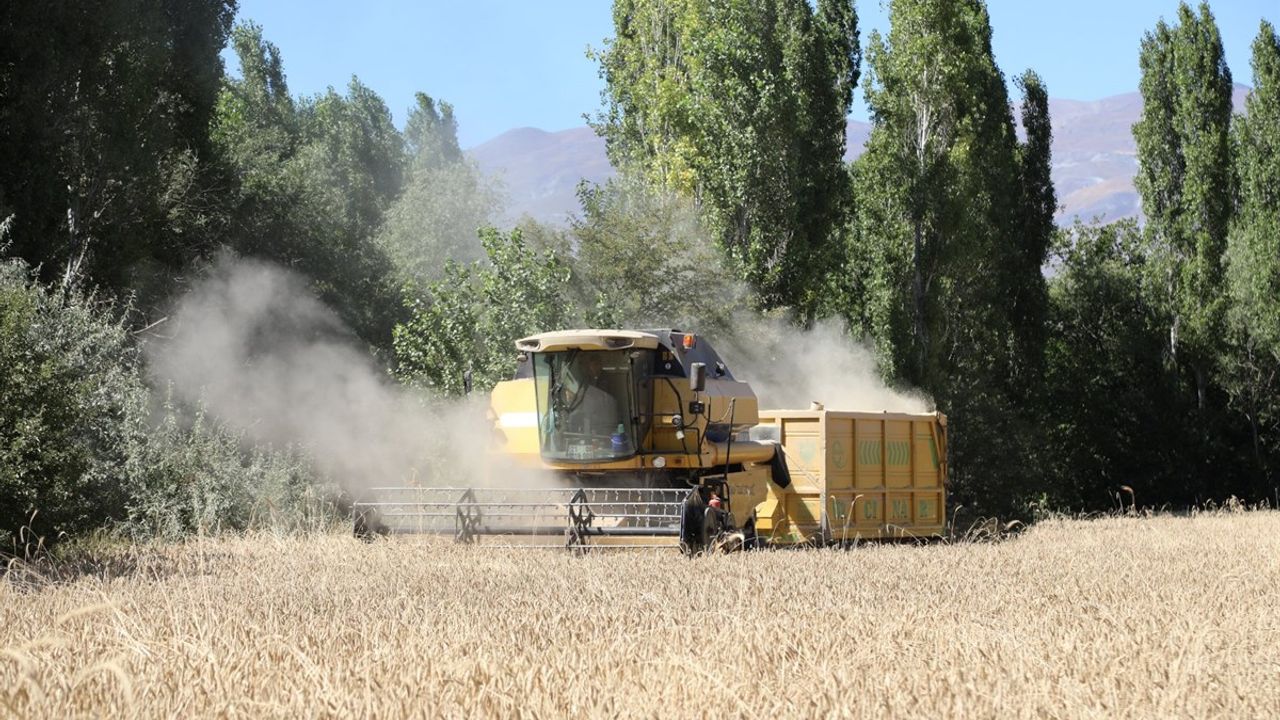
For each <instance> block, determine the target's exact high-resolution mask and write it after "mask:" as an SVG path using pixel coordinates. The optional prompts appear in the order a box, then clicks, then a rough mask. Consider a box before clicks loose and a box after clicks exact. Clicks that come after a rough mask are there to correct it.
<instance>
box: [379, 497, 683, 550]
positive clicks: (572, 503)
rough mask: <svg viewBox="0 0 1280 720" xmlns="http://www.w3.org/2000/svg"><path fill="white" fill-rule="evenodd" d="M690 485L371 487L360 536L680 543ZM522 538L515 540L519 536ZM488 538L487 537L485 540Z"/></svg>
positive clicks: (533, 543)
mask: <svg viewBox="0 0 1280 720" xmlns="http://www.w3.org/2000/svg"><path fill="white" fill-rule="evenodd" d="M689 493H690V490H689V489H688V488H600V487H595V488H463V487H381V488H372V489H370V490H369V491H368V492H367V494H366V495H365V499H362V500H360V501H358V502H356V503H355V505H354V508H353V509H354V513H355V531H356V535H358V536H362V537H369V536H372V535H375V534H431V535H452V536H453V538H454V540H455V541H457V542H460V543H467V544H472V543H476V542H477V541H478V540H479V539H480V538H481V537H483V536H493V537H499V538H506V539H507V540H509V541H510V542H509V543H507V544H509V545H515V544H518V545H519V546H520V547H569V548H587V547H592V548H596V547H600V548H603V547H608V548H638V547H662V546H674V545H677V544H678V543H679V541H680V537H681V518H682V516H683V515H682V514H683V511H684V507H685V500H686V499H687V498H688V497H689ZM517 541H518V542H517ZM486 544H488V543H486Z"/></svg>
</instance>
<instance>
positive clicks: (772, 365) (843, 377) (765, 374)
mask: <svg viewBox="0 0 1280 720" xmlns="http://www.w3.org/2000/svg"><path fill="white" fill-rule="evenodd" d="M711 340H712V342H713V343H714V344H715V347H716V350H717V351H719V353H720V355H721V357H722V358H723V359H724V361H725V363H726V364H727V365H728V366H729V369H730V371H732V372H733V375H734V377H735V378H737V379H738V380H745V381H746V382H748V383H750V384H751V387H752V388H753V389H754V390H755V392H756V396H757V397H758V398H759V400H760V407H761V408H768V409H774V410H782V409H789V410H802V409H805V408H808V407H809V406H810V403H813V402H819V403H822V404H823V405H824V406H825V407H826V408H827V409H829V410H858V411H864V412H881V411H888V412H909V413H923V412H931V411H932V410H933V402H932V401H931V400H930V399H929V398H928V397H927V396H926V395H924V394H923V393H921V392H918V391H915V392H913V391H904V390H895V389H894V388H891V387H889V386H888V385H887V384H886V383H885V382H884V380H883V379H882V378H881V376H880V373H879V371H878V369H877V365H876V360H875V357H874V355H873V354H872V352H871V350H869V349H868V348H867V347H866V345H864V344H861V343H858V342H856V341H854V340H851V339H849V337H848V336H847V335H846V334H845V333H844V332H843V330H842V328H841V326H840V324H839V323H838V322H837V321H835V320H824V321H821V322H819V323H817V324H816V325H815V326H814V327H813V328H812V329H810V330H802V329H799V328H796V327H794V326H792V325H790V324H789V323H787V322H786V321H785V320H784V319H782V318H759V317H746V316H741V317H738V318H736V319H735V320H734V322H733V330H732V331H731V332H729V333H728V334H727V336H726V337H723V338H712V339H711Z"/></svg>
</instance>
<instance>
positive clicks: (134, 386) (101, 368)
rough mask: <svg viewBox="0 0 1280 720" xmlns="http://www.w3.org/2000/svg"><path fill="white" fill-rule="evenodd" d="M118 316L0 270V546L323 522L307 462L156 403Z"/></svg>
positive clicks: (322, 499)
mask: <svg viewBox="0 0 1280 720" xmlns="http://www.w3.org/2000/svg"><path fill="white" fill-rule="evenodd" d="M124 317H125V313H123V312H121V311H120V309H119V307H118V306H116V305H115V304H114V303H112V302H110V301H106V300H102V299H100V298H97V297H95V296H94V295H93V294H91V293H86V292H84V291H83V290H80V289H78V288H76V287H66V288H57V289H54V288H47V287H44V286H42V285H41V284H40V283H38V282H37V281H36V280H35V279H34V278H33V276H32V273H31V271H30V269H29V268H27V267H26V266H25V265H24V264H23V263H21V262H19V261H7V262H3V263H0V398H3V402H2V404H0V543H3V544H2V545H0V548H9V547H12V546H13V544H14V541H15V540H16V539H17V537H18V535H19V532H20V530H21V529H22V528H24V527H26V528H29V530H30V533H29V534H24V537H43V538H45V543H46V544H48V543H49V542H50V541H56V540H57V539H58V538H59V537H61V536H63V535H64V534H66V535H80V534H84V533H87V532H88V531H91V530H94V529H97V528H102V527H115V528H118V529H122V530H124V531H126V532H128V533H129V534H130V535H134V536H164V537H173V536H178V535H182V534H187V533H192V532H210V531H217V530H240V529H247V528H263V527H272V528H287V529H296V528H300V527H308V526H309V527H314V526H315V525H317V524H319V523H323V522H327V521H329V520H331V519H332V517H333V513H332V508H333V507H334V503H333V499H334V496H335V495H336V493H333V492H329V491H325V490H323V489H321V488H320V487H319V486H317V485H316V484H315V482H314V475H313V473H312V470H311V468H310V464H309V463H308V462H307V460H306V458H304V457H302V456H300V455H299V454H298V453H295V452H292V451H287V450H286V451H278V450H273V449H270V448H264V447H248V446H246V445H245V443H244V442H243V438H242V437H241V436H240V435H239V434H237V433H233V432H231V431H230V430H228V429H227V428H226V427H225V426H223V425H221V424H219V423H217V422H216V421H215V420H214V419H213V418H210V417H208V416H206V415H205V414H204V412H203V411H202V410H201V409H199V408H196V409H195V410H194V411H193V412H191V413H187V412H184V409H183V408H180V407H177V406H175V405H173V404H172V403H167V402H166V403H163V404H161V403H157V402H156V401H155V398H154V396H153V394H152V393H151V392H150V391H149V390H148V388H147V386H146V384H145V383H144V382H143V380H142V377H143V375H142V372H143V367H142V360H141V357H140V355H139V352H138V348H137V345H136V344H135V343H134V342H133V338H132V337H131V336H130V334H129V332H128V329H127V326H126V324H125V319H124Z"/></svg>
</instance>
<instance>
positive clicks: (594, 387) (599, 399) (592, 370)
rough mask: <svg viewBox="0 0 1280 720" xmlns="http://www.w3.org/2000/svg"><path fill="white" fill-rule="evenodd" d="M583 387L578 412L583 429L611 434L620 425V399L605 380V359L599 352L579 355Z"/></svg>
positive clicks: (595, 432)
mask: <svg viewBox="0 0 1280 720" xmlns="http://www.w3.org/2000/svg"><path fill="white" fill-rule="evenodd" d="M578 367H579V369H580V371H581V375H580V377H581V378H582V387H580V388H579V390H578V392H580V393H584V395H583V398H582V404H581V405H580V406H579V407H578V411H577V413H575V414H577V415H578V416H579V418H581V419H582V424H583V426H584V427H583V430H584V431H586V432H588V433H590V434H592V435H609V434H611V433H612V432H613V431H614V430H615V429H617V427H618V423H619V422H621V419H620V418H619V417H618V400H617V399H616V398H614V397H613V394H612V393H610V392H609V391H608V390H607V389H606V388H605V387H604V382H603V375H604V361H603V360H602V359H601V358H600V356H599V355H598V354H597V353H593V352H584V353H582V354H581V355H579V356H578Z"/></svg>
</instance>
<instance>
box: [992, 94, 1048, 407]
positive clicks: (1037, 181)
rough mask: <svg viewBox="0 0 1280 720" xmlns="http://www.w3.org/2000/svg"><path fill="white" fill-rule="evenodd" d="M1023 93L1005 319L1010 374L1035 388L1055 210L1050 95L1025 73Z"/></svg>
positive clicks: (1044, 324) (1046, 305)
mask: <svg viewBox="0 0 1280 720" xmlns="http://www.w3.org/2000/svg"><path fill="white" fill-rule="evenodd" d="M1017 84H1018V87H1019V88H1020V89H1021V90H1022V128H1023V131H1024V132H1025V133H1026V140H1025V141H1024V142H1022V143H1020V144H1019V145H1018V155H1017V160H1018V162H1017V168H1018V189H1019V190H1020V191H1021V202H1020V203H1019V207H1018V216H1017V219H1016V221H1015V225H1014V229H1013V232H1014V233H1015V234H1014V237H1013V242H1012V243H1010V244H1011V246H1012V247H1011V249H1012V251H1013V252H1012V253H1011V257H1010V258H1009V262H1007V263H1006V264H1005V267H1006V268H1007V270H1008V272H1009V276H1008V279H1007V282H1006V287H1008V289H1009V304H1008V308H1009V316H1010V322H1011V323H1012V325H1013V339H1014V356H1015V358H1016V360H1017V362H1015V365H1014V368H1015V371H1025V370H1030V372H1019V378H1018V380H1019V381H1021V382H1022V384H1023V385H1024V387H1025V386H1028V385H1029V386H1031V387H1035V386H1036V384H1037V383H1038V381H1039V378H1038V372H1039V370H1040V369H1042V367H1043V360H1044V343H1045V327H1046V322H1047V313H1048V305H1049V298H1048V290H1047V288H1046V285H1045V279H1044V272H1043V268H1044V264H1045V261H1046V260H1047V259H1048V256H1049V247H1050V245H1051V244H1052V242H1053V239H1054V237H1055V236H1056V235H1057V225H1055V224H1054V221H1053V217H1054V215H1055V214H1056V213H1057V211H1058V199H1057V194H1056V192H1055V191H1054V188H1053V178H1052V170H1053V158H1052V152H1051V146H1052V144H1053V128H1052V126H1051V124H1050V119H1049V93H1048V91H1047V90H1045V87H1044V83H1043V82H1042V81H1041V79H1040V76H1039V75H1037V74H1036V73H1035V72H1034V71H1032V70H1027V71H1026V72H1024V73H1023V74H1022V76H1021V77H1019V78H1018V79H1017Z"/></svg>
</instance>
